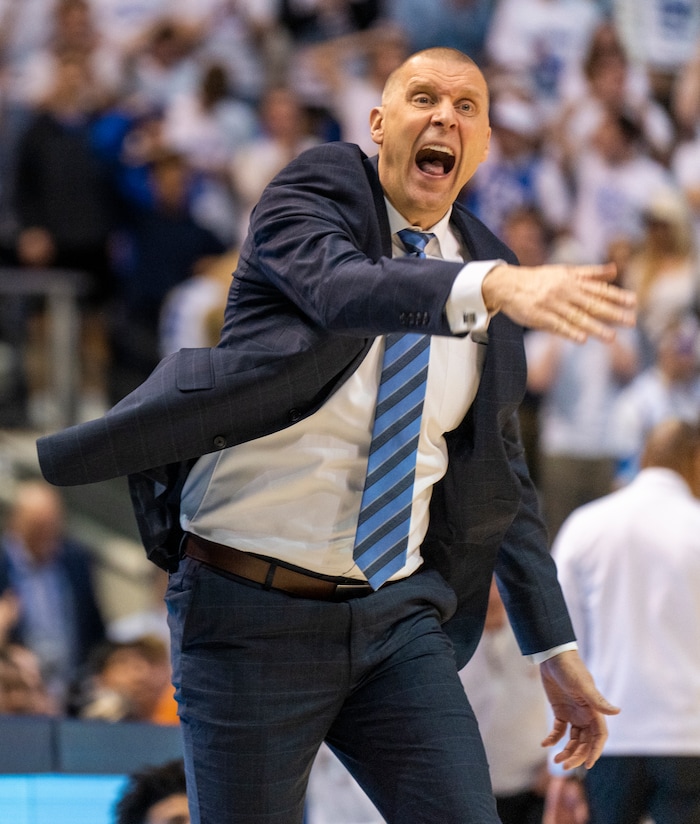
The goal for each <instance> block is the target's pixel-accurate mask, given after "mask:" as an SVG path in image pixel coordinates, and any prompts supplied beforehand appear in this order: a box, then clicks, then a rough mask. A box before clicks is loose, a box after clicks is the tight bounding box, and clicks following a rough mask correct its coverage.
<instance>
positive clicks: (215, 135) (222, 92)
mask: <svg viewBox="0 0 700 824" xmlns="http://www.w3.org/2000/svg"><path fill="white" fill-rule="evenodd" d="M258 131H259V125H258V118H257V114H256V112H255V111H254V109H253V108H252V107H251V106H250V105H249V104H248V103H244V102H243V101H241V100H236V99H234V98H233V97H232V95H231V91H230V88H229V82H228V77H227V75H226V71H225V69H224V68H223V67H222V66H221V65H218V64H212V65H210V66H207V67H206V68H205V69H204V71H203V73H202V77H201V80H200V85H199V88H198V89H197V91H196V93H189V94H188V93H184V92H183V93H182V94H179V95H177V96H176V97H175V98H174V99H173V101H172V102H171V104H170V105H169V106H167V107H166V109H165V112H164V116H163V128H162V140H163V142H164V143H165V145H166V146H168V147H170V148H172V149H173V150H174V151H175V152H178V153H180V154H181V155H182V156H183V157H184V158H185V159H186V161H187V163H188V164H189V166H190V167H191V168H192V169H193V170H194V171H195V172H197V173H198V193H197V198H196V201H195V209H196V216H197V217H198V219H199V221H200V222H201V223H203V224H204V225H206V226H208V227H209V228H210V229H212V230H213V231H214V232H215V233H216V234H217V235H218V236H219V237H220V238H221V240H222V241H223V242H224V243H227V244H233V243H235V242H237V241H238V238H237V237H236V227H237V204H236V202H235V197H234V193H233V191H232V189H231V181H230V177H229V174H228V167H229V163H230V161H231V158H232V157H233V155H234V154H235V153H236V151H237V150H238V149H239V148H240V147H241V146H243V145H245V144H247V143H249V142H250V141H251V140H253V139H254V138H255V136H256V135H257V134H258Z"/></svg>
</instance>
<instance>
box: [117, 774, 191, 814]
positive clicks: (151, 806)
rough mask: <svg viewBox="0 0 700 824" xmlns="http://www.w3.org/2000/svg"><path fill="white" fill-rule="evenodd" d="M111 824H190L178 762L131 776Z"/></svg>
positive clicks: (183, 780)
mask: <svg viewBox="0 0 700 824" xmlns="http://www.w3.org/2000/svg"><path fill="white" fill-rule="evenodd" d="M114 824H190V814H189V809H188V806H187V794H186V790H185V767H184V765H183V763H182V760H181V759H178V760H175V761H168V762H166V763H165V764H159V765H157V766H153V767H147V768H146V769H143V770H141V771H140V772H137V773H135V774H134V775H132V776H131V777H130V778H129V783H128V784H127V786H126V787H125V789H124V790H123V792H122V794H121V796H120V797H119V799H118V800H117V805H116V808H115V819H114Z"/></svg>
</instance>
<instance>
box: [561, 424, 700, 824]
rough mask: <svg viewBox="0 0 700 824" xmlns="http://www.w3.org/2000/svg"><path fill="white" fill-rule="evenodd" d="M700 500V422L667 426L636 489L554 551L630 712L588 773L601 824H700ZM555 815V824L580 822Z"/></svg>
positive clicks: (592, 648)
mask: <svg viewBox="0 0 700 824" xmlns="http://www.w3.org/2000/svg"><path fill="white" fill-rule="evenodd" d="M699 499H700V422H698V419H697V417H696V419H695V421H694V422H692V423H689V422H686V421H681V420H678V419H667V420H665V421H663V422H662V423H660V424H659V425H658V426H656V427H654V429H652V430H651V432H650V433H649V435H648V437H647V439H646V443H645V448H644V453H643V456H642V461H641V471H640V472H639V474H638V475H637V476H636V477H635V478H634V479H633V480H632V482H631V483H630V484H629V485H628V486H626V487H624V488H622V489H620V490H617V491H616V492H614V493H612V494H611V495H608V496H606V497H604V498H601V499H600V500H598V501H594V502H592V503H590V504H588V505H587V506H584V507H582V508H580V509H578V510H577V511H576V512H574V513H572V515H571V516H570V517H569V518H568V519H567V521H566V522H565V523H564V525H563V526H562V528H561V530H560V532H559V534H558V535H557V538H556V540H555V542H554V546H553V548H552V553H553V556H554V559H555V561H556V563H557V567H558V569H559V578H560V581H561V585H562V589H563V590H564V593H565V596H566V600H567V603H568V605H569V609H570V610H571V618H572V620H573V622H574V627H575V628H576V637H577V638H578V642H579V648H580V651H581V655H582V657H583V658H584V660H585V661H586V662H587V664H588V666H589V667H590V669H591V672H592V673H594V676H595V678H596V680H597V682H598V683H600V684H601V686H602V688H603V689H604V690H606V692H607V693H608V694H609V695H610V696H611V697H612V699H613V700H615V701H619V702H620V703H621V705H622V706H624V708H625V711H624V713H621V714H620V715H619V716H618V717H616V718H613V719H611V720H610V725H609V726H610V736H609V738H608V742H607V745H606V748H605V752H604V754H603V755H602V756H601V758H600V759H599V761H598V762H597V764H596V765H595V766H594V767H593V768H592V769H591V770H589V771H588V772H587V773H586V776H585V781H584V784H585V788H586V796H587V799H588V805H589V808H590V820H591V822H595V824H630V822H638V821H640V820H641V819H642V818H643V817H644V815H645V814H646V815H649V816H650V817H652V818H653V820H654V821H655V822H656V824H690V822H694V821H700V713H698V711H697V709H698V706H700V646H699V645H698V644H697V643H695V642H694V640H695V639H694V635H693V632H694V628H695V627H698V626H700V598H699V597H698V593H700V552H698V536H699V535H700V500H699ZM691 628H693V629H692V630H691ZM565 781H566V779H565V778H563V777H557V778H554V779H553V788H552V793H553V796H554V798H555V799H556V798H557V797H558V796H559V788H560V786H561V784H562V783H563V782H565ZM548 806H550V810H549V813H548V814H549V817H548V818H546V819H545V820H546V821H547V824H564V822H568V820H569V819H565V818H562V817H557V814H556V813H557V809H556V806H555V805H554V804H552V805H548Z"/></svg>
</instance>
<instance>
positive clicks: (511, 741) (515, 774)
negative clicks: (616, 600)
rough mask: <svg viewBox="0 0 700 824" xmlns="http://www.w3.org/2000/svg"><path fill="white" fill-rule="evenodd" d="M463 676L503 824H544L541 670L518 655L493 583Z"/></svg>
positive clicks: (544, 723) (544, 730)
mask: <svg viewBox="0 0 700 824" xmlns="http://www.w3.org/2000/svg"><path fill="white" fill-rule="evenodd" d="M459 677H460V679H461V681H462V684H463V685H464V689H465V690H466V693H467V696H468V697H469V702H470V703H471V705H472V709H473V710H474V714H475V715H476V720H477V721H478V722H479V729H480V730H481V735H482V737H483V739H484V747H485V748H486V756H487V758H488V760H489V770H490V772H491V783H492V784H493V792H494V795H495V796H496V806H497V808H498V815H499V817H500V819H501V822H502V824H541V822H542V813H543V811H544V799H545V795H546V792H547V784H548V780H549V771H548V768H547V754H546V751H545V750H543V749H542V746H541V744H540V742H541V741H542V740H543V739H544V738H545V737H546V735H547V723H548V719H547V700H546V698H545V694H544V691H543V690H542V684H541V683H540V680H539V678H538V677H537V671H536V670H535V669H534V668H533V667H532V665H531V664H530V662H529V661H527V660H526V659H524V658H523V656H522V655H521V654H520V649H519V648H518V644H517V641H516V640H515V636H514V635H513V630H512V629H511V627H510V624H509V623H508V615H507V613H506V609H505V607H504V605H503V599H502V598H501V595H500V593H499V591H498V585H497V583H496V579H495V578H494V579H493V581H492V582H491V590H490V592H489V605H488V610H487V612H486V623H485V625H484V634H483V635H482V637H481V641H480V642H479V646H478V647H477V648H476V650H475V652H474V657H473V658H472V659H471V661H470V662H469V663H468V664H467V666H466V667H464V669H462V670H460V673H459Z"/></svg>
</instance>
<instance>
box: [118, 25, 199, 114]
mask: <svg viewBox="0 0 700 824" xmlns="http://www.w3.org/2000/svg"><path fill="white" fill-rule="evenodd" d="M196 45H197V43H196V40H195V37H194V35H193V33H192V31H191V30H190V28H189V27H187V26H185V25H183V24H182V23H181V22H180V21H179V20H178V19H177V18H176V17H171V16H165V17H161V18H159V19H157V20H156V21H155V22H154V23H153V24H152V25H151V26H149V27H148V28H147V29H146V31H145V32H144V33H143V35H142V36H141V37H140V38H139V40H138V41H137V43H136V44H135V45H134V46H133V47H132V48H131V50H129V51H128V52H127V53H126V55H125V60H126V67H127V68H126V75H127V76H126V92H127V94H130V95H133V96H134V97H136V99H137V100H138V101H139V102H140V103H141V105H143V106H147V107H153V108H161V109H162V108H165V107H166V106H168V105H169V104H170V103H171V102H172V101H173V100H174V98H175V97H176V96H177V95H179V94H192V93H194V92H195V90H196V89H197V86H198V84H199V78H200V68H199V64H198V63H197V60H196V58H195V55H194V51H195V47H196Z"/></svg>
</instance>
